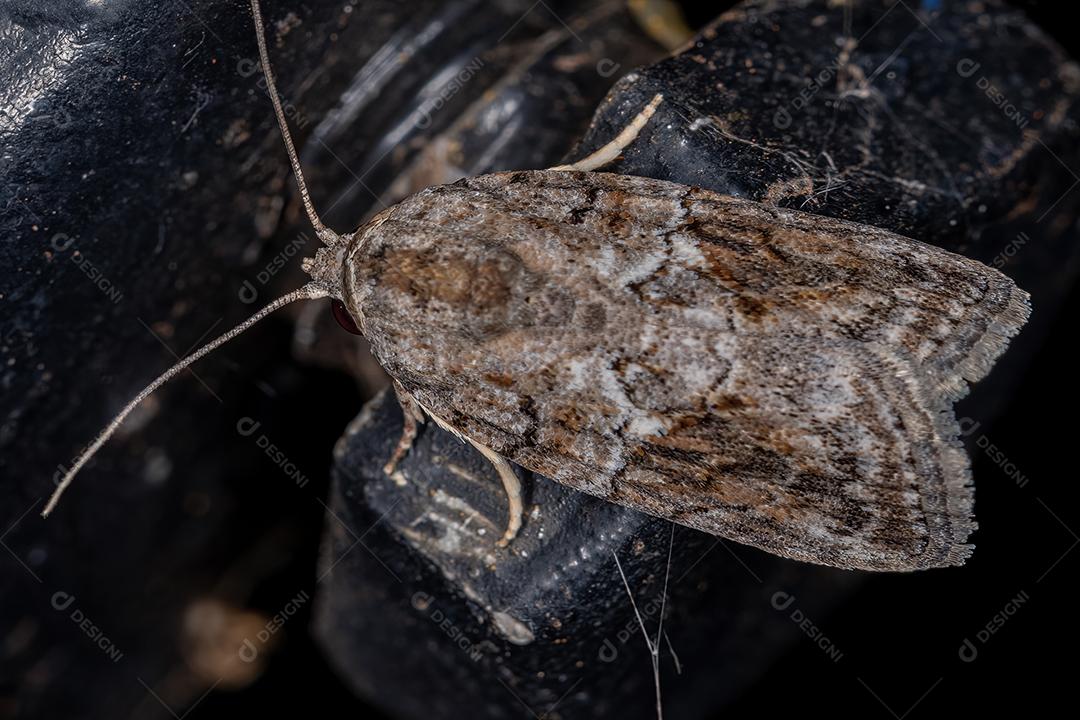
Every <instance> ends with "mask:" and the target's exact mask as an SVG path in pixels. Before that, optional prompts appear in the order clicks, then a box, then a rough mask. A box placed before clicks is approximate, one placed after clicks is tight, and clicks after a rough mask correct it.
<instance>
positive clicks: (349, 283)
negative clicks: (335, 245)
mask: <svg viewBox="0 0 1080 720" xmlns="http://www.w3.org/2000/svg"><path fill="white" fill-rule="evenodd" d="M494 212H497V210H495V209H494V208H488V207H485V206H484V205H483V204H482V203H476V202H472V203H462V202H455V201H451V200H450V199H449V198H445V197H441V198H440V193H439V192H438V188H435V189H433V190H428V191H424V192H423V193H420V194H418V195H416V196H413V197H412V198H409V199H407V200H405V201H404V202H402V203H401V204H399V205H397V206H395V207H393V208H391V209H390V210H388V211H386V212H384V213H382V214H380V215H379V216H378V217H377V218H376V219H375V220H373V221H372V222H371V223H369V224H368V225H366V226H364V227H363V228H361V229H360V230H359V231H358V232H357V233H356V235H355V237H354V239H353V241H352V243H351V245H350V248H349V252H348V253H347V256H346V259H345V267H344V285H345V288H346V290H347V295H348V296H349V297H348V299H347V300H346V304H347V305H348V307H349V310H350V312H352V313H353V316H354V317H355V318H356V319H357V320H358V321H359V322H360V323H361V328H362V329H363V330H364V333H365V335H368V334H369V330H370V329H371V327H372V320H373V319H374V320H376V321H379V322H378V324H379V325H380V326H381V325H383V324H387V323H392V324H393V325H396V326H397V327H395V328H394V331H395V332H399V333H405V332H416V333H417V334H418V335H424V334H425V333H427V334H428V336H429V337H432V334H437V335H438V336H439V337H440V338H442V339H443V340H451V339H452V340H456V341H461V342H471V341H483V340H487V339H490V338H492V337H494V336H497V335H500V334H503V333H505V332H507V331H510V330H512V329H515V328H523V327H529V326H536V325H547V324H553V323H562V322H565V321H567V320H568V318H569V317H570V316H571V315H572V312H573V300H572V298H571V297H570V296H569V295H567V294H566V293H565V292H564V291H562V290H561V289H560V288H559V284H558V283H556V282H552V281H551V278H549V277H548V275H547V273H546V272H542V271H538V270H537V269H536V268H530V267H528V266H527V265H526V263H524V262H523V261H522V259H521V258H520V257H519V256H518V255H517V254H515V253H514V252H513V251H512V250H511V249H510V248H509V247H507V245H508V243H506V244H504V243H503V242H501V241H500V239H499V238H494V237H492V235H491V233H490V232H488V228H487V227H486V223H488V221H489V220H490V219H491V214H492V213H494ZM450 228H453V229H452V230H451V229H450ZM368 339H369V340H374V338H372V337H371V336H370V335H369V337H368ZM447 349H448V350H450V348H449V347H448V348H447Z"/></svg>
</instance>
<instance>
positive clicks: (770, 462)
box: [345, 171, 1028, 570]
mask: <svg viewBox="0 0 1080 720" xmlns="http://www.w3.org/2000/svg"><path fill="white" fill-rule="evenodd" d="M348 252H349V255H348V257H347V261H346V278H345V282H346V285H347V289H348V290H349V293H348V296H349V297H350V298H351V300H352V303H353V307H351V310H352V311H353V312H354V313H356V314H357V316H358V317H359V318H360V320H361V323H362V326H363V328H364V331H365V334H366V335H367V337H368V339H369V340H370V341H371V345H372V350H373V352H374V353H375V356H376V357H377V358H378V359H379V361H380V362H381V363H382V364H383V365H384V367H385V368H386V369H387V370H388V371H389V372H390V374H391V375H393V376H394V377H395V378H396V379H397V380H398V381H399V382H400V383H401V384H402V386H404V388H405V389H406V390H407V391H408V392H409V393H411V394H412V395H413V396H414V397H415V398H416V399H417V400H418V401H419V402H420V403H421V404H422V405H423V406H425V407H426V408H427V409H429V410H430V411H431V412H433V413H434V414H436V415H438V416H439V417H441V418H442V419H443V420H445V421H446V422H448V423H449V424H450V425H452V426H453V427H455V428H457V429H458V430H460V431H461V432H462V433H463V434H465V435H467V436H469V437H470V438H472V439H474V440H476V441H478V442H481V443H483V444H485V445H488V446H490V447H492V448H494V449H495V450H496V451H498V452H499V453H501V454H503V455H504V456H506V457H508V458H510V459H512V460H514V461H515V462H517V463H519V464H521V465H522V466H524V467H526V468H528V469H530V470H533V471H535V472H538V473H542V474H544V475H546V476H548V477H550V478H552V479H554V480H557V481H558V482H561V483H564V484H566V485H569V486H571V487H574V488H577V489H579V490H582V491H585V492H588V493H591V494H593V495H597V496H599V497H602V498H606V499H608V500H610V501H612V502H616V503H620V504H623V505H626V506H629V507H632V508H636V509H639V510H642V511H644V512H647V513H651V514H653V515H657V516H660V517H665V518H670V519H672V520H675V521H676V522H679V523H682V524H685V525H688V526H690V527H694V528H698V529H700V530H703V531H706V532H709V533H713V534H716V535H719V536H722V537H725V538H730V539H733V540H736V541H739V542H743V543H747V544H750V545H754V546H756V547H759V548H763V549H765V550H768V551H771V552H774V553H776V554H779V555H783V556H786V557H792V558H797V559H801V560H807V561H811V562H817V563H824V564H828V565H834V566H837V567H845V568H865V569H876V570H909V569H917V568H927V567H935V566H943V565H955V564H959V563H961V562H962V561H963V560H964V559H965V558H966V557H967V556H968V554H969V553H970V546H968V545H967V544H966V539H967V537H968V535H969V533H970V532H971V530H972V529H973V528H974V524H973V522H972V517H971V516H972V491H971V488H970V471H969V467H968V460H967V457H966V454H965V453H964V451H963V449H962V447H961V446H960V444H959V442H958V440H957V427H956V422H955V419H954V416H953V412H952V407H951V401H952V400H953V399H955V398H956V397H959V396H960V395H962V394H963V393H964V392H965V391H966V388H967V381H970V380H976V379H978V378H980V377H982V376H983V375H984V374H985V373H986V372H987V371H988V369H989V368H990V366H991V365H992V363H993V362H994V360H995V358H996V357H997V356H998V355H999V354H1000V353H1001V352H1002V351H1003V350H1004V348H1005V346H1006V345H1007V342H1008V338H1009V337H1011V336H1012V335H1013V334H1015V333H1016V332H1017V330H1018V329H1019V327H1020V326H1021V325H1022V324H1023V323H1024V320H1025V318H1026V316H1027V313H1028V307H1027V296H1026V294H1025V293H1023V292H1022V291H1020V290H1018V289H1017V288H1016V287H1015V285H1014V284H1013V283H1012V282H1011V281H1010V280H1009V279H1008V278H1006V277H1005V276H1004V275H1002V274H1001V273H999V272H997V271H995V270H992V269H990V268H988V267H986V266H984V265H982V264H980V263H977V262H975V261H972V260H969V259H966V258H963V257H960V256H957V255H953V254H950V253H947V252H945V251H942V250H939V249H936V248H933V247H931V246H927V245H924V244H922V243H918V242H915V241H913V240H909V239H907V238H903V237H900V236H897V235H894V234H891V233H888V232H885V231H882V230H879V229H875V228H872V227H866V226H861V225H856V224H852V223H846V222H841V221H837V220H831V219H827V218H822V217H817V216H812V215H807V214H803V213H798V212H794V211H790V210H780V209H776V208H771V207H767V206H764V205H761V204H758V203H754V202H749V201H744V200H739V199H735V198H731V197H725V196H721V195H717V194H714V193H711V192H707V191H703V190H700V189H695V188H690V187H686V186H682V185H676V184H672V183H668V182H662V181H657V180H649V179H644V178H636V177H627V176H620V175H610V174H604V173H568V172H567V173H564V172H553V171H541V172H519V173H502V174H496V175H488V176H484V177H479V178H473V179H468V180H463V181H460V182H458V183H455V184H453V185H448V186H442V187H436V188H431V189H429V190H426V191H424V192H421V193H419V194H417V195H415V196H413V197H411V198H409V199H408V200H406V201H404V202H403V203H401V204H400V205H398V206H395V207H394V208H392V209H390V210H388V211H386V212H385V213H383V215H382V216H380V217H379V218H378V222H375V223H373V224H372V225H371V226H369V228H368V229H367V230H365V231H364V232H363V233H362V234H359V235H358V236H357V238H355V240H354V242H353V243H352V245H351V246H350V249H349V251H348Z"/></svg>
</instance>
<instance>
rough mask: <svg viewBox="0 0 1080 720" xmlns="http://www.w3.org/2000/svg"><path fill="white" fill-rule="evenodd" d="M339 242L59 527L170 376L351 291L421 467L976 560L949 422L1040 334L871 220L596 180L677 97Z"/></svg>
mask: <svg viewBox="0 0 1080 720" xmlns="http://www.w3.org/2000/svg"><path fill="white" fill-rule="evenodd" d="M251 5H252V13H253V15H254V18H255V25H256V36H257V39H258V44H259V52H260V59H261V62H262V66H263V72H264V73H265V75H266V80H267V86H268V88H269V94H270V98H271V100H272V102H273V106H274V110H275V114H276V116H277V119H278V123H279V125H280V128H281V133H282V136H283V139H284V142H285V146H286V150H287V152H288V155H289V158H290V161H291V163H292V167H293V170H294V174H295V175H296V180H297V184H298V186H299V191H300V195H301V198H302V201H303V204H304V207H305V209H306V211H307V213H308V216H309V218H310V220H311V222H312V225H313V226H314V227H315V231H316V234H317V236H318V237H319V239H320V240H321V242H322V243H323V245H324V247H322V248H320V249H319V250H318V251H317V252H316V254H315V256H314V257H312V258H307V259H305V261H304V270H305V271H306V272H307V273H308V274H309V275H310V276H311V280H310V282H308V283H307V284H306V285H304V286H303V287H302V288H300V289H299V290H296V291H294V292H292V293H290V294H288V295H286V296H284V297H282V298H279V299H278V300H275V301H274V302H272V303H270V304H269V305H268V306H267V307H265V308H264V309H262V310H261V311H259V312H258V313H256V314H255V315H254V316H252V317H251V318H249V319H248V320H246V321H245V322H243V323H242V324H240V325H239V326H237V327H236V328H235V329H233V330H231V331H230V332H228V333H226V334H225V335H223V336H222V337H220V338H218V339H217V340H214V341H213V342H211V343H209V344H208V345H206V346H205V347H203V348H201V349H199V350H197V351H196V352H194V353H193V354H192V355H190V356H189V357H187V358H185V359H184V360H182V361H181V362H180V363H178V364H177V365H175V366H174V367H172V368H170V369H169V370H168V371H166V372H165V373H164V374H163V375H161V376H160V377H159V378H158V379H157V380H155V381H154V382H153V383H151V385H150V386H148V387H147V388H146V389H145V390H143V391H142V392H140V393H139V394H138V395H137V396H136V397H135V398H134V399H133V400H132V401H131V402H130V403H129V404H128V405H127V406H126V407H125V408H124V409H123V410H122V411H121V412H120V414H119V415H118V416H117V417H116V419H115V420H113V421H112V423H110V425H109V426H108V427H106V428H105V430H104V431H103V432H102V433H101V435H100V436H98V438H97V439H96V440H95V441H94V442H93V443H91V444H90V446H88V448H87V449H86V450H85V451H84V452H83V453H82V454H81V456H80V457H79V458H78V459H77V460H76V461H75V462H74V463H73V465H72V467H71V469H70V470H69V471H68V473H67V474H66V476H65V477H64V478H63V479H62V481H61V483H60V484H59V486H58V487H57V490H56V493H55V494H54V496H53V497H52V499H51V500H50V502H49V504H48V506H47V507H46V510H45V513H46V514H47V513H48V512H50V511H51V510H52V509H53V507H55V505H56V502H57V500H58V498H59V496H60V494H61V493H62V492H63V491H64V489H65V488H66V487H67V486H68V485H69V484H70V482H71V480H72V478H73V477H74V476H75V474H76V473H77V472H78V471H79V470H80V468H81V467H82V466H83V465H84V464H85V463H86V461H87V460H88V459H89V458H90V457H91V456H92V455H93V454H94V453H95V452H96V451H97V450H98V449H99V448H100V447H101V446H102V445H103V444H104V443H105V442H106V441H107V440H108V438H109V437H110V436H111V435H112V434H113V432H115V430H116V428H117V427H118V426H119V425H120V423H121V422H123V420H124V418H125V417H126V416H127V415H128V414H129V413H130V412H131V411H132V410H133V409H134V408H135V406H136V405H138V404H139V403H140V402H141V401H142V400H143V399H145V398H146V397H147V396H148V395H149V394H150V393H152V392H153V391H154V390H156V389H157V388H158V387H160V386H161V385H162V384H163V383H165V382H167V381H168V380H169V379H171V378H172V377H174V376H175V375H176V374H178V373H179V372H180V371H181V370H183V369H184V368H186V367H187V366H188V365H190V364H191V363H193V362H195V361H196V360H198V359H199V358H201V357H203V356H204V355H206V354H207V353H208V352H210V351H211V350H213V349H215V348H217V347H219V346H220V345H221V344H223V343H225V342H227V341H228V340H230V339H232V338H234V337H236V336H237V335H238V334H240V333H241V332H243V331H244V330H245V329H247V328H248V327H250V326H251V325H252V324H254V323H256V322H258V321H259V320H260V319H262V318H263V317H265V316H266V315H267V314H269V313H271V312H273V311H274V310H276V309H277V308H280V307H282V306H283V305H286V304H288V303H291V302H293V301H296V300H299V299H312V298H331V299H332V302H333V305H334V308H335V313H336V314H337V315H339V317H340V318H341V319H342V320H343V321H344V322H345V324H346V325H350V324H352V325H354V326H355V328H354V329H356V330H358V331H359V332H361V333H363V335H364V336H365V337H366V338H367V340H368V341H369V342H370V344H371V351H372V353H373V354H374V356H375V358H376V359H377V360H378V361H379V362H380V363H381V364H382V366H383V367H384V368H385V370H386V371H387V373H389V375H390V376H391V377H392V378H393V381H394V388H395V391H396V392H397V395H398V398H399V400H400V401H401V404H402V407H403V409H404V414H405V425H404V431H403V436H402V440H401V442H400V443H399V445H398V447H397V449H396V450H395V452H394V455H393V457H391V458H390V460H389V462H388V463H387V467H386V470H387V472H391V471H392V470H393V467H394V464H395V463H396V462H397V461H398V460H399V459H400V458H401V457H402V456H403V455H404V454H405V453H406V452H407V451H408V448H409V446H410V444H411V442H412V440H413V438H414V437H415V435H416V433H417V424H418V423H420V422H423V421H424V419H425V417H430V418H432V419H433V420H434V421H435V422H436V423H437V424H438V425H440V426H441V427H443V428H445V429H446V430H448V431H450V432H452V433H454V434H456V435H458V436H459V437H460V438H462V439H463V440H466V441H468V442H469V443H471V444H472V445H473V446H475V447H476V448H477V449H478V450H479V451H480V452H481V453H483V454H484V455H485V456H486V457H487V458H488V459H490V460H491V461H492V463H493V464H494V466H495V468H496V469H497V470H498V472H499V475H500V478H501V479H502V481H503V483H504V485H505V487H506V490H507V494H508V497H509V504H510V521H509V523H508V528H507V531H506V534H505V535H504V537H503V538H502V540H501V541H500V543H501V544H506V543H507V542H509V541H510V540H511V539H512V538H513V536H514V534H515V533H516V532H517V531H518V529H519V527H520V524H521V516H522V508H521V493H520V488H519V487H518V480H517V476H516V475H515V474H514V472H513V469H512V466H511V465H510V463H511V462H513V463H517V464H519V465H521V466H522V467H524V468H526V469H528V470H531V471H533V472H536V473H539V474H542V475H545V476H547V477H549V478H551V479H553V480H555V481H557V482H560V483H562V484H564V485H567V486H569V487H572V488H574V489H577V490H580V491H582V492H586V493H590V494H592V495H595V496H597V497H600V498H603V499H605V500H609V501H611V502H614V503H618V504H620V505H624V506H627V507H630V508H633V509H636V510H640V511H643V512H646V513H649V514H652V515H655V516H658V517H661V518H667V519H670V520H672V521H674V522H677V523H680V524H683V525H687V526H689V527H693V528H697V529H698V530H702V531H705V532H707V533H712V534H714V535H717V536H720V537H723V538H728V539H731V540H735V541H737V542H740V543H745V544H747V545H752V546H754V547H758V548H761V549H763V550H766V551H769V552H772V553H775V554H777V555H781V556H783V557H788V558H794V559H798V560H804V561H808V562H814V563H821V564H825V565H831V566H835V567H839V568H853V569H865V570H889V571H899V570H917V569H923V568H932V567H942V566H950V565H959V564H961V563H963V561H964V560H965V559H966V558H967V557H968V556H969V554H970V552H971V546H970V545H969V544H967V538H968V536H969V534H970V533H971V532H972V531H973V529H974V528H975V524H974V522H973V519H972V495H973V490H972V486H971V471H970V467H969V461H968V458H967V455H966V453H965V451H964V449H963V447H962V445H961V443H960V442H959V440H958V427H957V423H956V419H955V416H954V411H953V403H954V402H955V401H956V400H957V399H958V398H960V397H962V396H963V395H964V394H965V393H966V392H967V390H968V384H969V383H971V382H974V381H977V380H979V379H980V378H982V377H983V376H984V375H986V373H987V372H989V370H990V368H991V367H992V365H993V364H994V362H995V360H996V359H997V358H998V357H999V356H1000V355H1001V354H1002V353H1003V352H1004V351H1005V349H1006V347H1007V345H1008V343H1009V340H1010V338H1012V337H1013V336H1014V335H1015V334H1016V333H1017V332H1018V331H1019V329H1020V328H1021V326H1022V325H1023V324H1024V323H1025V322H1026V320H1027V317H1028V315H1029V312H1030V308H1029V301H1028V295H1027V293H1025V292H1024V291H1022V290H1020V289H1019V288H1017V287H1016V285H1015V284H1014V283H1013V282H1012V281H1011V280H1010V279H1009V278H1007V277H1006V276H1005V275H1003V274H1002V273H1000V272H998V271H997V270H995V269H992V268H990V267H987V266H985V265H983V264H981V263H979V262H977V261H974V260H971V259H968V258H965V257H962V256H959V255H955V254H952V253H949V252H946V251H944V250H941V249H938V248H935V247H933V246H930V245H926V244H924V243H921V242H917V241H915V240H911V239H908V238H905V237H902V236H900V235H896V234H894V233H890V232H887V231H885V230H881V229H878V228H875V227H870V226H866V225H860V224H855V223H850V222H844V221H840V220H835V219H830V218H826V217H820V216H815V215H810V214H806V213H802V212H798V211H795V210H785V209H779V208H776V207H771V206H767V205H764V204H761V203H757V202H752V201H748V200H743V199H738V198H734V197H728V196H724V195H719V194H717V193H714V192H710V191H708V190H703V189H700V188H695V187H688V186H685V185H679V184H674V183H671V182H665V181H661V180H653V179H648V178H642V177H629V176H623V175H615V174H609V173H603V172H598V171H596V170H597V168H600V167H602V166H603V165H604V164H606V163H607V162H610V161H611V160H612V159H614V158H615V157H617V156H618V154H619V152H620V151H621V149H622V148H624V147H626V145H628V144H629V143H630V142H633V141H634V139H635V138H636V136H637V134H638V132H639V131H640V129H641V127H643V126H644V125H645V124H646V123H647V122H648V121H649V118H650V117H651V116H652V114H653V113H654V112H655V110H656V107H657V106H658V105H659V104H660V103H661V102H662V101H663V98H662V97H660V96H656V97H655V98H653V101H652V102H651V103H650V104H649V105H648V106H646V107H645V108H644V109H643V110H642V111H641V113H640V114H639V115H638V116H637V117H636V118H634V119H633V121H632V122H631V123H630V124H629V125H628V126H627V127H626V128H625V129H624V130H623V131H622V132H621V133H620V134H619V136H618V137H616V138H615V139H613V140H612V141H611V143H609V144H608V145H607V146H605V147H604V148H601V149H600V150H599V151H597V152H596V153H594V154H592V155H590V156H589V157H587V158H585V159H584V160H582V161H581V162H579V163H575V164H574V165H567V166H560V167H557V168H553V169H550V170H543V171H523V172H508V173H495V174H491V175H485V176H482V177H476V178H467V179H464V180H460V181H458V182H455V183H453V184H451V185H444V186H440V187H432V188H429V189H427V190H423V191H421V192H419V193H417V194H415V195H413V196H411V197H409V198H407V199H406V200H404V201H402V202H401V203H399V204H397V205H395V206H393V207H391V208H389V209H387V210H385V211H383V212H381V213H379V214H378V215H377V216H375V217H374V218H372V219H371V221H370V222H368V223H366V224H365V225H363V226H362V227H360V228H358V229H357V230H355V231H354V232H352V233H347V234H342V235H339V234H337V233H335V232H333V231H332V230H330V229H329V228H327V227H325V226H324V225H323V223H322V222H321V220H320V219H319V216H318V214H317V213H316V211H315V209H314V207H313V205H312V202H311V199H310V197H309V194H308V190H307V187H306V185H305V182H304V177H303V172H302V170H301V168H300V165H299V161H298V159H297V155H296V151H295V149H294V146H293V141H292V138H291V136H290V134H289V129H288V126H287V123H286V121H285V117H284V113H283V112H282V108H281V103H280V100H279V98H278V95H277V91H276V89H275V85H274V80H273V74H272V72H271V69H270V65H269V59H268V56H267V50H266V41H265V38H264V34H263V22H262V17H261V13H260V10H259V4H258V2H257V0H252V3H251Z"/></svg>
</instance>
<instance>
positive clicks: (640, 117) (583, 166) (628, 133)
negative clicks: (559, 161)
mask: <svg viewBox="0 0 1080 720" xmlns="http://www.w3.org/2000/svg"><path fill="white" fill-rule="evenodd" d="M663 99H664V96H663V95H660V94H659V93H657V94H656V95H653V99H652V100H650V101H649V104H648V105H646V106H645V107H644V108H642V110H641V112H639V113H638V114H637V115H636V116H635V117H634V119H633V120H631V121H630V124H629V125H627V126H626V127H624V128H623V129H622V131H621V132H620V133H619V134H618V135H616V136H615V139H614V140H612V141H611V142H609V143H608V144H607V145H604V147H602V148H600V149H599V150H597V151H596V152H594V153H592V154H591V155H589V156H588V157H586V158H583V159H581V160H578V161H577V162H576V163H571V164H570V165H557V166H555V167H553V168H549V169H551V170H586V171H588V170H595V169H597V168H599V167H603V166H604V165H607V164H608V163H609V162H611V161H612V160H614V159H615V158H617V157H619V154H620V153H621V152H622V151H623V150H625V149H626V146H627V145H629V144H630V143H632V142H634V140H636V139H637V136H638V133H640V132H641V128H643V127H645V124H646V123H647V122H649V118H651V117H652V116H653V113H655V112H656V108H657V107H658V106H659V105H660V103H661V102H662V101H663Z"/></svg>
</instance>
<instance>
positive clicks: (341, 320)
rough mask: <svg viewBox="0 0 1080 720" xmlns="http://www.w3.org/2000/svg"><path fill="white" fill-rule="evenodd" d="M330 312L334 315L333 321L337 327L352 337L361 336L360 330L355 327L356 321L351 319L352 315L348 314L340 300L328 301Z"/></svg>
mask: <svg viewBox="0 0 1080 720" xmlns="http://www.w3.org/2000/svg"><path fill="white" fill-rule="evenodd" d="M330 310H331V311H333V313H334V319H335V320H337V323H338V325H340V326H341V327H343V328H345V329H346V330H348V331H349V332H351V333H352V334H353V335H362V334H363V333H361V332H360V328H358V327H357V326H356V321H355V320H353V319H352V315H350V314H349V310H348V308H346V307H345V303H343V302H341V301H340V300H331V301H330Z"/></svg>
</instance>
